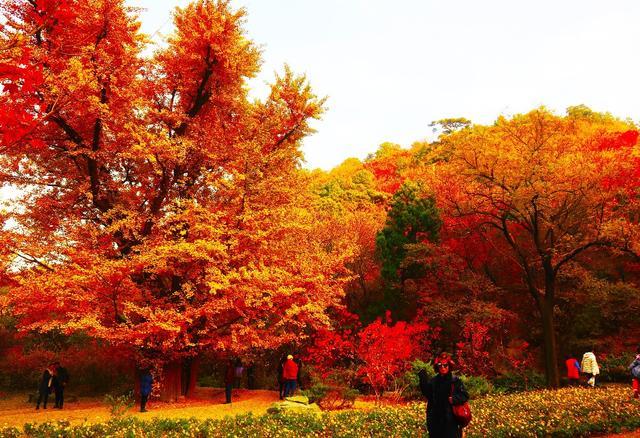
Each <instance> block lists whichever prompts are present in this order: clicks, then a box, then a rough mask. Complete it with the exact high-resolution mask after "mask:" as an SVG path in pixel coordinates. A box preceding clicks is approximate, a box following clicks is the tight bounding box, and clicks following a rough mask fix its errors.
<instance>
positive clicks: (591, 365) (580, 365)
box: [565, 348, 600, 388]
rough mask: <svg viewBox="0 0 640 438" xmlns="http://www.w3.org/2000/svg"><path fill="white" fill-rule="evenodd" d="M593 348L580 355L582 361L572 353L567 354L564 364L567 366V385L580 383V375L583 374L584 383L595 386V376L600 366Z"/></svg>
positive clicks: (598, 373)
mask: <svg viewBox="0 0 640 438" xmlns="http://www.w3.org/2000/svg"><path fill="white" fill-rule="evenodd" d="M594 350H595V349H594V348H592V349H590V350H589V351H587V352H586V353H585V354H583V355H582V362H578V359H576V358H575V357H573V356H572V355H569V356H567V360H566V361H565V366H566V367H567V382H568V383H569V386H578V385H580V382H581V380H580V377H581V376H584V379H585V380H584V381H585V383H586V385H588V386H591V387H592V388H593V387H595V386H596V377H597V376H598V375H600V367H599V366H598V361H597V360H596V355H595V353H594Z"/></svg>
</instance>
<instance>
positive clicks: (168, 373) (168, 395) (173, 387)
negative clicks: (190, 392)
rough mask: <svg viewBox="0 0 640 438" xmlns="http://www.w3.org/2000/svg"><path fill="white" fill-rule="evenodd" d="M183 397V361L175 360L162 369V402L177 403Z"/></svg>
mask: <svg viewBox="0 0 640 438" xmlns="http://www.w3.org/2000/svg"><path fill="white" fill-rule="evenodd" d="M181 395H182V361H181V360H175V361H171V362H169V363H167V364H166V365H165V366H164V367H163V368H162V382H161V385H160V400H161V401H163V402H176V401H178V399H179V398H180V396H181Z"/></svg>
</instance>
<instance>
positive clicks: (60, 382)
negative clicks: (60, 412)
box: [53, 362, 69, 409]
mask: <svg viewBox="0 0 640 438" xmlns="http://www.w3.org/2000/svg"><path fill="white" fill-rule="evenodd" d="M53 367H54V372H53V391H54V392H55V396H56V402H55V405H54V406H53V407H54V408H56V409H62V406H63V405H64V388H65V387H66V386H67V383H69V373H68V372H67V369H66V368H65V367H63V366H62V365H60V362H56V363H55V364H53Z"/></svg>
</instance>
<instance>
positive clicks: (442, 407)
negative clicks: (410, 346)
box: [418, 353, 469, 438]
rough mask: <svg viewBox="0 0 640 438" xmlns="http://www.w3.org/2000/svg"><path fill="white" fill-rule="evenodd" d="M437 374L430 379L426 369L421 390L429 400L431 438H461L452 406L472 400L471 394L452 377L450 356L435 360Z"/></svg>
mask: <svg viewBox="0 0 640 438" xmlns="http://www.w3.org/2000/svg"><path fill="white" fill-rule="evenodd" d="M435 368H436V370H437V373H438V374H437V375H436V376H435V377H434V378H432V379H431V380H429V379H428V377H427V374H426V373H425V372H424V370H422V371H420V373H419V374H418V377H419V378H420V390H421V392H422V394H423V395H424V396H425V397H426V398H427V430H428V431H429V436H430V437H431V438H460V437H461V436H462V428H461V427H460V426H459V425H458V423H457V421H456V418H455V417H454V415H453V409H452V408H451V406H452V405H460V404H463V403H464V402H466V401H467V400H469V394H468V393H467V390H466V389H465V387H464V385H463V384H462V381H461V380H460V379H459V378H457V377H455V376H453V375H452V374H451V371H452V368H453V361H452V360H451V358H450V357H449V355H448V354H447V353H442V354H440V355H439V356H438V358H437V359H436V361H435Z"/></svg>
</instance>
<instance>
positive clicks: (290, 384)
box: [282, 354, 298, 398]
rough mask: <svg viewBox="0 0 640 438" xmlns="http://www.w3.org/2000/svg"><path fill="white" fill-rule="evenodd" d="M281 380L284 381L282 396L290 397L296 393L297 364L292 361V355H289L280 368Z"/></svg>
mask: <svg viewBox="0 0 640 438" xmlns="http://www.w3.org/2000/svg"><path fill="white" fill-rule="evenodd" d="M282 379H283V380H284V396H285V398H286V397H289V396H292V395H293V393H294V392H295V391H296V380H297V379H298V364H297V363H295V361H294V360H293V355H291V354H289V355H288V356H287V360H286V362H285V363H284V365H283V366H282Z"/></svg>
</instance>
